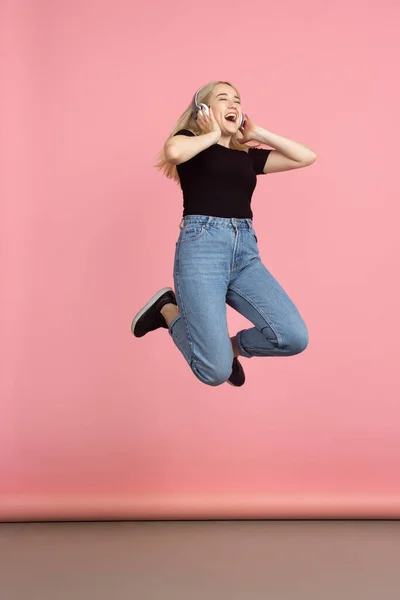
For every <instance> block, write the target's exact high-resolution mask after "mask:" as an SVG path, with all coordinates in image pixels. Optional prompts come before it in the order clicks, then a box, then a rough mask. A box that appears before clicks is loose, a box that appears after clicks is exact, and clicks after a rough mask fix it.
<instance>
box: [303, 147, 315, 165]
mask: <svg viewBox="0 0 400 600" xmlns="http://www.w3.org/2000/svg"><path fill="white" fill-rule="evenodd" d="M316 160H317V155H316V154H315V152H312V151H311V150H310V152H309V153H307V157H306V158H305V159H304V160H303V161H302V164H303V166H304V167H309V166H310V165H313V164H314V163H315V161H316Z"/></svg>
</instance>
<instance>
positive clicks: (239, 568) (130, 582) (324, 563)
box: [0, 521, 400, 600]
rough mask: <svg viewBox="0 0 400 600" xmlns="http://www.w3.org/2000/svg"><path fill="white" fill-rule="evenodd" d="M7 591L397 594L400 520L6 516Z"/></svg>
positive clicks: (1, 558) (190, 598) (20, 596)
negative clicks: (14, 519)
mask: <svg viewBox="0 0 400 600" xmlns="http://www.w3.org/2000/svg"><path fill="white" fill-rule="evenodd" d="M0 598H1V600H32V599H34V600H50V599H51V600H72V599H73V600H92V599H93V600H94V599H96V600H103V599H104V600H105V599H107V600H120V599H121V600H122V599H124V600H125V599H126V600H128V599H129V600H158V599H160V600H161V599H162V600H180V599H182V600H183V599H184V600H200V599H201V600H225V599H226V600H228V599H229V600H258V599H263V600H264V599H266V600H280V599H282V600H302V599H305V600H347V599H351V600H399V598H400V521H214V522H213V521H209V522H208V521H207V522H201V521H198V522H188V521H186V522H105V523H3V524H0Z"/></svg>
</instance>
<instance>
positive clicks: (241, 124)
mask: <svg viewBox="0 0 400 600" xmlns="http://www.w3.org/2000/svg"><path fill="white" fill-rule="evenodd" d="M202 89H203V88H202V87H201V88H199V89H198V90H197V92H196V93H195V95H194V98H193V107H194V108H193V119H194V120H195V121H196V119H197V114H198V113H199V112H200V111H201V110H202V109H203V110H204V112H205V113H206V115H207V116H208V115H209V114H210V110H209V108H208V106H207V104H203V103H202V102H200V103H199V93H200V91H201V90H202ZM245 124H246V117H245V116H244V114H243V113H242V114H241V115H240V121H239V129H241V128H242V127H244V126H245Z"/></svg>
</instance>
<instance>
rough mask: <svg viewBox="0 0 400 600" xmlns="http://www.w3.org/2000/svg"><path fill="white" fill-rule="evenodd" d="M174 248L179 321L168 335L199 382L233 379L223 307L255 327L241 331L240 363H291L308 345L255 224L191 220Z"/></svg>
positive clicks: (188, 220) (296, 314) (302, 328)
mask: <svg viewBox="0 0 400 600" xmlns="http://www.w3.org/2000/svg"><path fill="white" fill-rule="evenodd" d="M180 227H181V231H180V235H179V239H178V242H177V244H176V252H175V264H174V282H175V294H176V298H177V303H178V308H179V312H180V315H179V316H178V317H176V319H174V321H172V323H171V324H170V327H169V332H170V334H171V336H172V339H173V341H174V342H175V344H176V346H177V347H178V349H179V350H180V351H181V352H182V354H183V356H184V357H185V359H186V361H187V362H188V364H189V366H190V368H191V369H192V371H193V373H194V374H195V376H196V377H197V378H198V379H199V380H200V381H202V382H203V383H205V384H208V385H212V386H216V385H220V384H222V383H224V382H225V381H226V380H227V379H228V378H229V377H230V375H231V372H232V361H233V350H232V344H231V341H230V336H229V332H228V325H227V318H226V312H227V309H226V305H227V304H228V305H229V306H231V307H232V308H234V309H235V310H237V311H238V312H239V313H241V314H242V315H244V316H245V317H246V318H247V319H248V320H249V321H250V322H251V323H253V325H254V327H251V328H249V329H245V330H243V331H240V332H239V333H238V334H237V337H236V341H237V346H238V348H239V351H240V354H241V356H245V357H247V358H250V357H253V356H292V355H294V354H298V353H300V352H302V351H303V350H304V349H305V348H306V346H307V344H308V332H307V328H306V325H305V324H304V322H303V320H302V318H301V316H300V314H299V312H298V310H297V308H296V306H295V305H294V304H293V302H292V301H291V299H290V298H289V296H288V295H287V294H286V292H285V291H284V290H283V289H282V287H281V286H280V284H279V283H278V282H277V281H276V279H274V277H273V276H272V275H271V273H269V271H268V270H267V269H266V267H265V266H264V265H263V263H262V261H261V259H260V254H259V250H258V244H257V238H256V234H255V232H254V229H253V224H252V221H251V219H225V218H219V217H206V216H188V217H185V218H184V219H183V220H182V223H181V226H180Z"/></svg>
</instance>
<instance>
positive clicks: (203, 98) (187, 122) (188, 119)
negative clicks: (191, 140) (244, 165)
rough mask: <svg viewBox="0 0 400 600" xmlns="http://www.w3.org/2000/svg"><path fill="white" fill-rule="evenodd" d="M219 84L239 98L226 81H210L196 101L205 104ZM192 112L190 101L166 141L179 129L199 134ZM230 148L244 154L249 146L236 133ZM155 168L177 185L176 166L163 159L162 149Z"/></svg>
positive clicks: (192, 106)
mask: <svg viewBox="0 0 400 600" xmlns="http://www.w3.org/2000/svg"><path fill="white" fill-rule="evenodd" d="M221 83H223V84H225V85H230V86H231V87H232V88H233V89H234V90H235V92H236V93H237V95H238V96H239V97H240V94H239V92H238V90H237V88H236V87H235V86H234V85H232V84H231V83H229V82H228V81H211V82H210V83H207V84H206V85H205V86H203V87H202V88H201V90H200V93H199V96H198V101H199V102H201V103H204V104H207V103H208V100H209V98H210V96H211V94H212V92H213V91H214V88H215V87H216V86H217V85H219V84H221ZM193 111H194V104H193V100H192V101H191V103H190V104H189V106H188V107H187V109H186V110H185V112H184V113H183V114H182V115H181V116H180V118H179V120H178V122H177V123H176V125H175V127H174V128H173V130H172V131H171V133H170V134H169V136H168V139H170V138H171V137H173V136H174V135H175V134H176V133H177V132H178V131H180V130H181V129H189V130H190V131H192V132H193V133H195V134H200V133H201V129H200V127H199V126H198V124H197V122H196V121H195V119H194V117H193ZM230 147H231V148H232V150H243V151H244V152H248V151H249V146H246V145H244V144H241V143H240V141H239V139H238V134H237V133H236V134H235V135H234V136H232V138H231V142H230ZM155 168H156V169H158V170H159V171H161V173H163V174H164V175H165V176H166V177H168V178H169V179H174V180H175V181H176V182H177V183H179V175H178V171H177V169H176V166H175V165H174V164H172V163H171V162H169V161H168V160H167V159H166V158H165V155H164V148H162V150H161V152H160V153H159V155H158V160H157V162H156V164H155Z"/></svg>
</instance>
